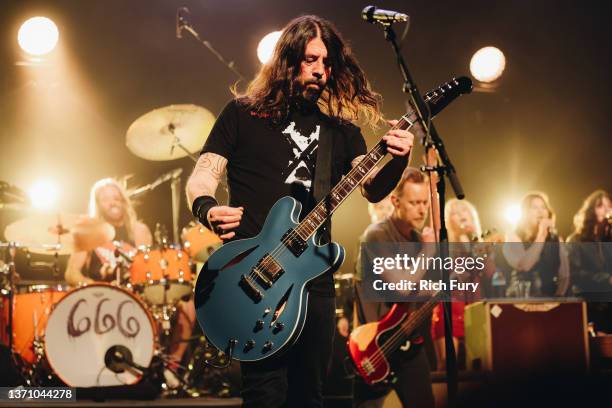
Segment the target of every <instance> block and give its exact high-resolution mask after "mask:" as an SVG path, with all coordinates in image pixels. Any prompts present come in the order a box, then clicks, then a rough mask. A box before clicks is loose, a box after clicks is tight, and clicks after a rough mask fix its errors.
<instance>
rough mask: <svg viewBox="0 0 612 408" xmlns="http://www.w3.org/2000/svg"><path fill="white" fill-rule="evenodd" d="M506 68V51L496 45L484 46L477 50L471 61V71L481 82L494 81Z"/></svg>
mask: <svg viewBox="0 0 612 408" xmlns="http://www.w3.org/2000/svg"><path fill="white" fill-rule="evenodd" d="M505 68H506V57H505V56H504V53H503V52H501V51H500V50H499V48H495V47H484V48H481V49H479V50H478V51H476V53H474V56H472V60H471V61H470V72H471V73H472V76H473V77H474V78H476V79H477V80H479V81H480V82H493V81H495V80H496V79H497V78H499V77H500V76H501V74H502V73H503V72H504V69H505Z"/></svg>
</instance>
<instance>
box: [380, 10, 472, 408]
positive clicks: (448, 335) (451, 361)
mask: <svg viewBox="0 0 612 408" xmlns="http://www.w3.org/2000/svg"><path fill="white" fill-rule="evenodd" d="M380 24H382V26H383V28H384V34H385V40H387V41H388V42H389V43H390V44H391V47H392V48H393V51H394V53H395V56H396V59H397V65H398V67H399V70H400V73H401V74H402V77H403V79H404V85H403V87H402V91H403V92H404V93H406V94H408V96H409V97H410V100H411V102H412V106H413V108H414V109H415V113H416V115H417V121H418V122H419V123H420V125H421V126H422V128H423V130H424V132H425V137H424V138H423V140H422V143H423V145H424V146H425V149H426V150H425V155H426V157H427V152H428V151H429V149H431V148H432V147H435V148H436V150H437V152H438V156H439V161H441V164H438V165H436V166H434V167H432V168H429V167H426V168H425V170H426V171H428V172H432V171H436V172H437V173H438V184H437V188H438V194H439V202H440V205H439V212H440V237H439V243H440V257H442V259H446V257H448V254H449V249H448V233H447V230H446V221H445V219H444V205H445V194H446V183H445V179H444V176H446V177H448V179H449V181H450V183H451V186H452V187H453V190H454V192H455V196H456V197H457V198H459V199H463V198H464V197H465V194H464V192H463V187H462V186H461V183H460V182H459V178H458V177H457V173H456V172H455V167H454V166H453V164H452V163H451V160H450V157H449V156H448V153H447V152H446V148H445V147H444V143H443V141H442V139H441V138H440V135H439V134H438V132H437V131H436V128H435V127H434V125H433V123H432V122H431V115H430V112H429V109H428V107H427V105H426V104H425V101H424V100H423V97H422V96H421V93H420V92H419V90H418V89H417V86H416V84H415V82H414V80H413V79H412V76H411V75H410V71H409V70H408V67H407V65H406V62H405V61H404V57H403V56H402V54H401V51H400V49H399V46H398V44H397V41H396V35H395V31H394V30H393V27H392V23H382V22H381V23H380ZM430 193H431V194H432V195H433V192H430ZM433 198H434V197H432V200H431V202H432V203H433ZM434 221H435V220H434ZM434 227H435V225H434ZM442 281H443V282H444V283H445V290H444V292H445V297H444V298H445V299H444V300H445V301H444V302H443V303H442V305H443V308H444V333H445V334H444V338H445V343H446V385H447V393H448V406H449V407H454V406H456V404H457V381H458V375H457V355H456V352H455V347H454V343H453V324H452V313H451V312H452V304H451V297H450V295H451V293H450V276H449V271H448V270H447V269H446V268H444V267H443V268H442Z"/></svg>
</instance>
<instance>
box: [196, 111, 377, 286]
mask: <svg viewBox="0 0 612 408" xmlns="http://www.w3.org/2000/svg"><path fill="white" fill-rule="evenodd" d="M324 127H325V129H329V134H330V135H331V138H332V143H331V144H332V161H331V172H332V174H331V186H332V187H333V186H334V185H335V184H336V183H337V182H338V181H340V179H341V177H342V175H344V174H346V173H347V172H348V171H349V170H350V169H351V162H352V160H353V159H354V158H355V157H357V156H360V155H363V154H365V153H366V150H367V149H366V144H365V140H364V138H363V136H362V134H361V131H360V130H359V128H358V127H356V126H353V125H351V124H348V123H342V124H340V123H338V122H335V121H332V120H331V119H330V118H329V117H327V116H326V115H324V114H323V113H321V112H320V111H319V110H318V109H317V108H316V106H314V105H309V104H300V105H299V106H298V105H295V107H294V108H293V109H292V111H291V114H290V115H289V119H288V120H287V121H285V123H282V124H280V125H273V124H272V123H271V120H270V119H268V118H266V117H265V115H258V114H257V113H255V112H253V111H250V110H248V109H247V108H246V107H245V106H244V105H243V104H241V103H240V102H239V101H237V100H232V101H231V102H229V103H228V104H227V105H226V106H225V108H224V109H223V111H222V112H221V114H220V115H219V117H218V118H217V121H216V123H215V125H214V126H213V128H212V130H211V132H210V135H209V136H208V139H207V140H206V144H205V145H204V148H203V150H202V153H215V154H218V155H220V156H223V157H225V158H226V159H227V160H228V164H227V179H228V187H229V205H230V206H232V207H244V214H243V217H242V221H241V222H240V226H239V227H238V228H237V229H236V230H235V232H236V236H235V239H242V238H249V237H252V236H255V235H257V234H258V233H259V231H260V230H261V228H262V227H263V224H264V222H265V219H266V216H267V214H268V211H270V208H272V206H273V205H274V203H275V202H276V201H278V200H279V199H280V198H282V197H284V196H287V195H289V196H292V197H294V198H295V199H296V200H298V201H300V202H301V203H302V213H301V217H302V218H303V217H304V216H305V215H307V214H308V213H309V212H310V210H311V209H312V208H313V207H314V205H315V204H316V202H315V200H314V198H313V195H312V184H313V182H314V173H315V170H316V169H315V163H316V156H317V150H318V140H319V135H320V134H321V129H323V128H324ZM310 291H311V293H319V294H325V295H331V296H333V294H334V288H333V279H332V276H331V274H326V275H324V276H322V277H320V278H318V279H316V280H315V281H314V282H313V284H312V285H311V288H310Z"/></svg>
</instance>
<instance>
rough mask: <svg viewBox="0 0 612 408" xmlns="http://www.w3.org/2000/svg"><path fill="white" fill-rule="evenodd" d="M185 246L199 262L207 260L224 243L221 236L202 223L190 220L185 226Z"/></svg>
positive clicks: (183, 234)
mask: <svg viewBox="0 0 612 408" xmlns="http://www.w3.org/2000/svg"><path fill="white" fill-rule="evenodd" d="M182 238H183V248H184V250H185V251H186V252H187V254H189V256H190V257H191V258H192V259H194V260H196V261H197V262H206V261H207V260H208V257H209V256H210V255H212V253H213V252H215V251H216V250H217V248H219V247H220V246H221V245H222V244H223V241H221V238H219V236H218V235H216V234H215V233H214V232H212V231H211V230H209V229H208V228H206V227H205V226H203V225H202V224H200V223H196V222H193V221H192V222H190V223H189V225H188V226H187V227H185V228H183V232H182Z"/></svg>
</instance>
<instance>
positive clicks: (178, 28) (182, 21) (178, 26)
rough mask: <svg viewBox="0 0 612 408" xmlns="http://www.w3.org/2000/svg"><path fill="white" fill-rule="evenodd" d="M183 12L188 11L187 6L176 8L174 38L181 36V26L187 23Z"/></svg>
mask: <svg viewBox="0 0 612 408" xmlns="http://www.w3.org/2000/svg"><path fill="white" fill-rule="evenodd" d="M183 13H189V9H188V8H187V7H179V8H178V9H176V38H178V39H179V40H180V39H181V38H183V28H184V27H185V26H186V25H187V20H185V17H184V16H183Z"/></svg>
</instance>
